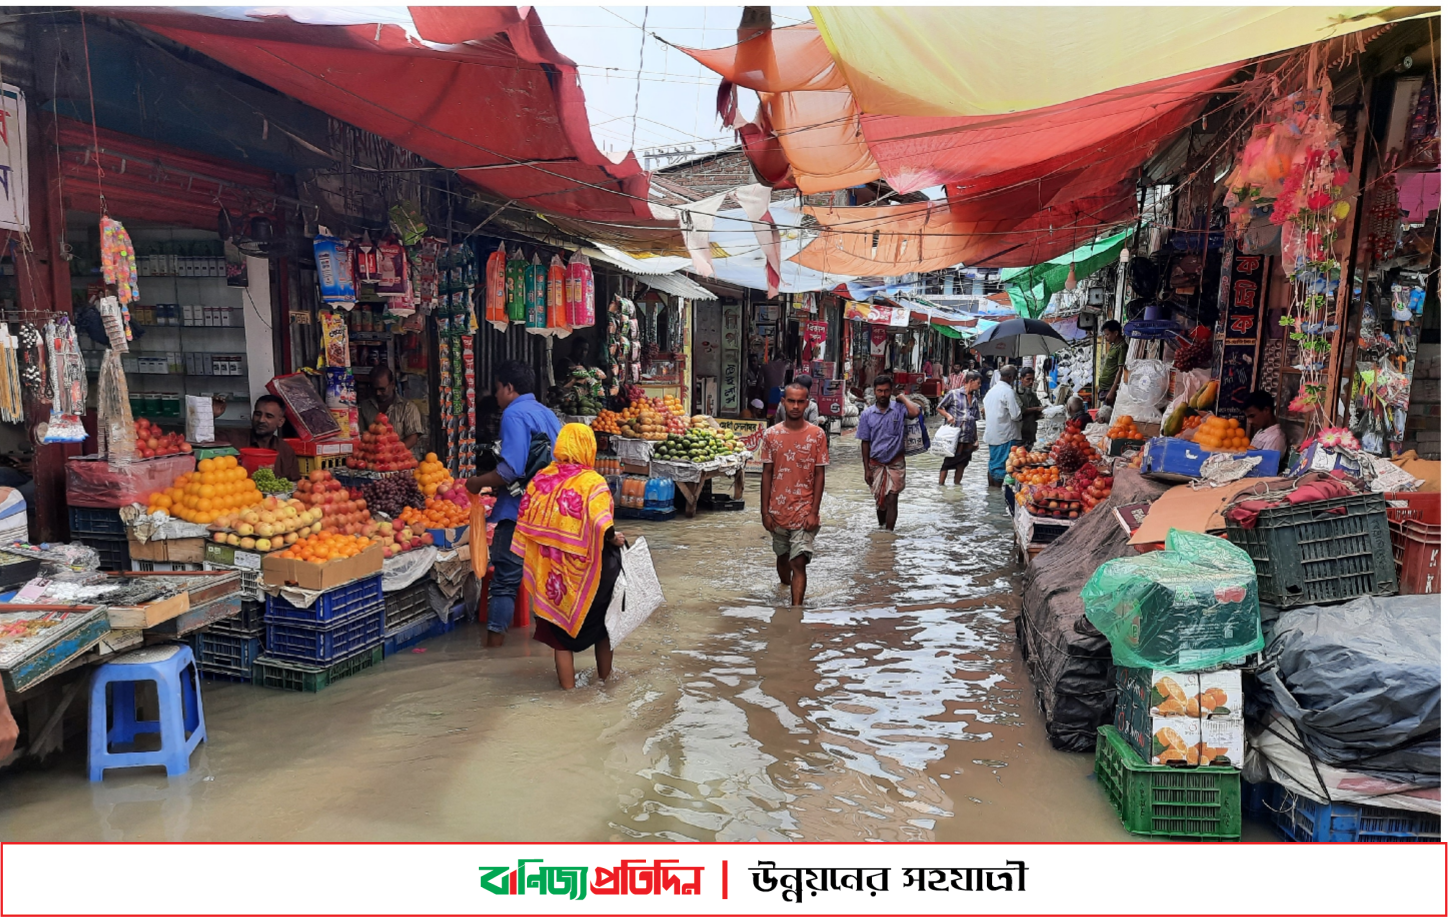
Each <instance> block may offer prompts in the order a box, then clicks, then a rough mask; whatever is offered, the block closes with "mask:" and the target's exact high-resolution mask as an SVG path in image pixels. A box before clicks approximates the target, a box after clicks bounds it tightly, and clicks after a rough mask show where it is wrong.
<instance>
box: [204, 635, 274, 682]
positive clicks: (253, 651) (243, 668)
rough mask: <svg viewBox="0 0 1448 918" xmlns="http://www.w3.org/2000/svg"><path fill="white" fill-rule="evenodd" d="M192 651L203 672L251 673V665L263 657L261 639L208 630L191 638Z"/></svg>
mask: <svg viewBox="0 0 1448 918" xmlns="http://www.w3.org/2000/svg"><path fill="white" fill-rule="evenodd" d="M191 650H192V652H193V653H194V654H195V655H196V665H197V666H198V667H200V668H201V669H203V670H205V669H208V668H211V669H216V670H218V671H221V672H233V673H242V672H245V673H249V672H251V664H252V663H254V662H256V658H257V657H258V656H260V655H261V639H260V638H254V637H248V636H246V635H244V634H232V633H230V632H227V631H217V630H215V629H214V628H207V629H204V630H202V631H198V632H196V633H195V634H193V635H192V636H191Z"/></svg>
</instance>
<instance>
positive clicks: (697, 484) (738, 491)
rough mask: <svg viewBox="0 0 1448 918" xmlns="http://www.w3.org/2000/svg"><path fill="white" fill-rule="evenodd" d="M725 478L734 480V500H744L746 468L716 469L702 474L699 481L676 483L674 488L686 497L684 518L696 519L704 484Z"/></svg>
mask: <svg viewBox="0 0 1448 918" xmlns="http://www.w3.org/2000/svg"><path fill="white" fill-rule="evenodd" d="M725 476H728V477H731V478H733V479H734V499H735V500H743V499H744V468H743V467H742V466H741V467H740V468H738V469H736V470H735V471H732V472H731V471H728V470H727V469H714V470H713V471H709V472H700V473H699V480H698V481H675V482H674V487H675V488H677V489H678V491H679V493H681V494H683V495H684V516H686V517H688V518H689V519H693V518H694V514H696V513H698V512H699V495H700V494H702V493H704V482H706V481H711V480H713V479H715V478H723V477H725Z"/></svg>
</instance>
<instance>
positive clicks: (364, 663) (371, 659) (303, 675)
mask: <svg viewBox="0 0 1448 918" xmlns="http://www.w3.org/2000/svg"><path fill="white" fill-rule="evenodd" d="M381 662H382V645H380V644H379V645H377V646H376V647H372V648H369V649H367V650H364V651H362V652H360V653H356V654H353V655H352V656H350V657H347V658H346V659H343V660H338V661H337V662H336V663H333V664H331V665H329V666H307V665H305V664H299V663H295V662H292V661H291V660H278V659H275V658H273V657H271V656H268V655H265V654H263V655H262V656H260V657H257V659H256V662H255V663H253V664H252V667H251V681H252V684H254V685H260V686H263V687H265V688H276V689H285V690H287V691H291V692H320V691H321V690H322V689H324V688H326V687H327V686H329V685H331V684H332V683H333V682H336V681H337V680H338V679H345V678H346V677H348V676H352V675H356V674H357V673H360V672H361V671H362V670H364V669H370V668H371V667H373V666H376V665H378V664H379V663H381Z"/></svg>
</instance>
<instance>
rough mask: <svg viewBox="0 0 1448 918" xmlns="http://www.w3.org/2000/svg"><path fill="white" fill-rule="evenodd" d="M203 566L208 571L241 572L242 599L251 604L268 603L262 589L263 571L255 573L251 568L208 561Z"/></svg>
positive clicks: (264, 591)
mask: <svg viewBox="0 0 1448 918" xmlns="http://www.w3.org/2000/svg"><path fill="white" fill-rule="evenodd" d="M203 566H204V567H205V569H206V570H208V571H240V572H241V596H242V598H243V599H246V600H250V601H251V602H256V603H262V604H265V603H266V590H263V589H262V588H261V571H254V570H252V569H251V568H249V567H237V566H236V565H234V564H222V563H220V562H218V561H206V562H204V564H203Z"/></svg>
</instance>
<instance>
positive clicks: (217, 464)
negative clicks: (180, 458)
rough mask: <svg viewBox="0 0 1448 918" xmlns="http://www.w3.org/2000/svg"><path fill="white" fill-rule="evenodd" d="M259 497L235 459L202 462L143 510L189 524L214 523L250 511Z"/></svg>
mask: <svg viewBox="0 0 1448 918" xmlns="http://www.w3.org/2000/svg"><path fill="white" fill-rule="evenodd" d="M262 497H263V495H262V493H261V491H260V490H259V489H258V488H257V486H256V483H255V482H253V481H252V480H251V478H250V476H248V475H247V474H246V469H244V468H242V467H241V466H240V464H239V463H238V462H237V461H236V457H235V456H217V457H216V458H215V459H202V460H201V461H200V462H198V463H197V464H196V471H194V472H187V473H186V474H184V475H182V476H180V477H179V478H177V479H176V481H175V482H173V483H172V485H171V487H169V488H167V489H166V490H164V491H157V492H155V493H153V494H152V495H151V496H150V497H148V498H147V499H146V503H147V507H146V510H147V512H149V513H155V512H156V511H158V510H165V511H166V512H167V513H169V514H171V515H172V516H174V517H176V518H178V519H183V520H185V521H186V522H188V523H201V524H203V525H205V524H208V523H214V522H215V521H216V518H217V517H219V516H223V515H225V514H227V513H230V512H233V511H236V510H244V509H246V508H248V507H253V506H255V505H257V504H259V503H261V501H262Z"/></svg>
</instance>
